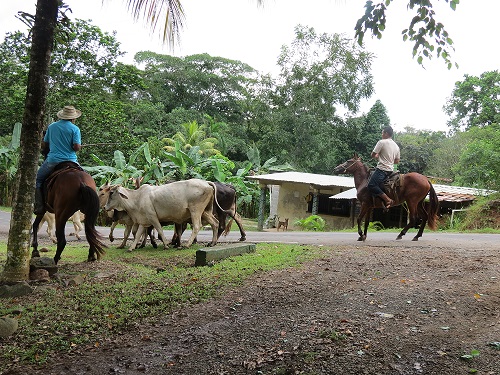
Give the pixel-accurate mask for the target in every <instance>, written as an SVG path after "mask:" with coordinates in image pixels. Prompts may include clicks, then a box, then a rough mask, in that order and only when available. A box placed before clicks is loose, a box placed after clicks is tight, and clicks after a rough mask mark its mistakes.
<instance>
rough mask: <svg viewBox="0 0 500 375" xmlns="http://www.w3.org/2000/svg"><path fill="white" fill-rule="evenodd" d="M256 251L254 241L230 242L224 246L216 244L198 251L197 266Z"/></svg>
mask: <svg viewBox="0 0 500 375" xmlns="http://www.w3.org/2000/svg"><path fill="white" fill-rule="evenodd" d="M253 252H255V244H254V243H245V244H230V245H224V246H220V247H219V246H215V247H209V248H203V249H200V250H198V251H196V262H195V265H196V266H206V265H207V264H208V263H210V262H212V261H216V260H221V259H226V258H229V257H232V256H235V255H241V254H247V253H253Z"/></svg>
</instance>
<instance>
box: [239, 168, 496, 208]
mask: <svg viewBox="0 0 500 375" xmlns="http://www.w3.org/2000/svg"><path fill="white" fill-rule="evenodd" d="M247 178H249V179H252V180H258V181H259V182H260V183H264V184H267V185H281V184H282V183H283V182H295V183H301V184H309V185H312V186H314V187H336V186H340V187H348V188H353V189H349V190H346V191H343V192H342V193H339V194H336V195H332V196H331V197H330V198H334V199H355V198H356V189H355V188H354V178H353V177H345V176H330V175H323V174H314V173H303V172H280V173H271V174H262V175H257V176H248V177H247ZM433 186H434V190H435V191H436V194H437V196H438V199H439V200H440V201H448V202H464V201H470V200H473V199H475V197H479V196H487V195H490V194H492V193H495V191H494V190H485V189H475V188H468V187H462V186H449V185H434V184H433Z"/></svg>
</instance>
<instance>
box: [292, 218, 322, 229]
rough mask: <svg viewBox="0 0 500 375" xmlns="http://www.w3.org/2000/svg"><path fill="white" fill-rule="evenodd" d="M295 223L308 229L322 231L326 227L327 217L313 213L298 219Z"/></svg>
mask: <svg viewBox="0 0 500 375" xmlns="http://www.w3.org/2000/svg"><path fill="white" fill-rule="evenodd" d="M294 224H295V225H297V226H299V227H300V228H301V229H303V230H307V231H316V232H322V231H324V230H325V228H326V222H325V219H323V218H322V217H321V216H318V215H311V216H308V217H306V218H305V219H301V220H297V221H296V222H295V223H294Z"/></svg>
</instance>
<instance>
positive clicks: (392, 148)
mask: <svg viewBox="0 0 500 375" xmlns="http://www.w3.org/2000/svg"><path fill="white" fill-rule="evenodd" d="M373 152H374V153H376V154H378V163H377V168H378V169H380V170H383V171H393V170H394V160H396V159H399V158H400V155H399V146H398V145H397V144H396V142H394V141H393V140H392V138H387V139H381V140H380V141H378V142H377V144H376V145H375V148H374V149H373Z"/></svg>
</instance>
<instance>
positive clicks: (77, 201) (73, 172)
mask: <svg viewBox="0 0 500 375" xmlns="http://www.w3.org/2000/svg"><path fill="white" fill-rule="evenodd" d="M44 193H45V209H46V210H47V211H49V212H51V213H54V214H55V220H56V238H57V251H56V255H55V256H54V262H55V263H56V264H57V262H58V261H59V259H61V253H62V252H63V250H64V247H65V246H66V237H65V228H66V222H67V221H68V219H69V218H70V217H71V216H72V215H73V214H74V213H75V212H76V211H78V210H80V211H81V212H83V213H84V214H85V237H86V238H87V242H88V243H89V245H90V248H89V255H88V258H87V261H89V262H90V261H94V260H98V259H100V258H101V255H103V254H104V250H103V248H104V247H106V246H105V245H104V244H103V243H102V242H101V239H102V237H101V235H100V234H99V233H98V232H97V230H96V228H95V223H96V221H97V216H98V214H99V197H98V196H97V189H96V185H95V182H94V179H93V178H92V176H90V175H89V174H88V173H87V172H85V171H84V170H83V169H82V168H81V167H80V166H79V165H78V164H75V163H72V162H63V163H60V164H58V165H57V166H56V169H55V170H54V171H53V172H52V173H51V175H50V176H49V177H48V178H47V180H46V181H45V184H44ZM44 213H45V212H44ZM44 213H42V214H41V215H37V216H36V218H35V221H34V222H33V230H32V235H33V242H32V244H31V245H32V246H33V251H32V252H31V256H32V257H39V256H40V253H39V252H38V236H37V233H38V225H39V224H40V221H41V220H42V218H43V215H44Z"/></svg>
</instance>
